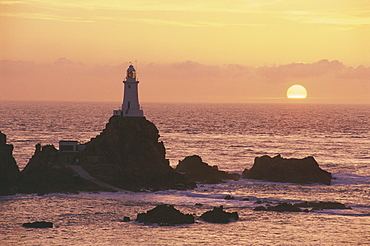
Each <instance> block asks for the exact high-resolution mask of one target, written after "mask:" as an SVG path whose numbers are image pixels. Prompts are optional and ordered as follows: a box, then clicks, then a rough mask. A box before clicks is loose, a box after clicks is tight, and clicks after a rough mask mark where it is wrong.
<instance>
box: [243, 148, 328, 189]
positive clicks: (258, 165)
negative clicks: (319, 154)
mask: <svg viewBox="0 0 370 246" xmlns="http://www.w3.org/2000/svg"><path fill="white" fill-rule="evenodd" d="M242 178H245V179H264V180H267V181H271V182H283V183H301V184H307V183H320V184H326V185H330V184H331V180H332V175H331V173H329V172H327V171H325V170H323V169H321V168H320V167H319V164H318V163H317V162H316V160H315V159H314V158H313V157H312V156H309V157H305V158H303V159H296V158H291V159H286V158H282V157H281V156H280V155H277V156H275V157H273V158H271V157H270V156H267V155H264V156H261V157H256V158H255V159H254V164H253V167H252V168H251V169H249V170H248V169H245V170H244V171H243V173H242Z"/></svg>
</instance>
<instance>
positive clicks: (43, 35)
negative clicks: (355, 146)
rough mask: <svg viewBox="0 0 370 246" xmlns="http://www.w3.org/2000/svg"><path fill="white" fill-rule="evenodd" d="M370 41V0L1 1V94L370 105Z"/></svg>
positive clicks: (78, 98) (11, 97)
mask: <svg viewBox="0 0 370 246" xmlns="http://www.w3.org/2000/svg"><path fill="white" fill-rule="evenodd" d="M369 44H370V2H369V1H368V0H345V1H344V0H310V1H307V0H259V1H257V0H228V1H217V0H212V1H211V0H202V1H199V0H198V1H194V0H187V1H182V0H177V1H172V0H171V1H170V0H156V1H154V0H145V1H144V0H136V1H127V0H95V1H91V0H89V1H88V0H73V1H72V0H24V1H23V0H13V1H12V0H0V100H53V101H113V102H115V101H117V102H121V101H122V89H123V86H122V83H121V81H122V80H123V79H124V77H125V70H126V69H127V67H128V65H129V63H130V62H132V63H133V64H134V65H135V67H136V68H137V73H138V77H139V80H140V84H139V94H140V100H141V101H142V102H204V103H264V102H267V103H275V102H277V103H281V102H294V103H296V102H300V103H302V102H305V103H366V104H370V45H369ZM294 84H300V85H302V86H304V87H305V88H306V89H307V92H308V97H307V99H304V100H302V99H301V100H294V99H287V98H286V90H287V89H288V88H289V87H290V86H291V85H294Z"/></svg>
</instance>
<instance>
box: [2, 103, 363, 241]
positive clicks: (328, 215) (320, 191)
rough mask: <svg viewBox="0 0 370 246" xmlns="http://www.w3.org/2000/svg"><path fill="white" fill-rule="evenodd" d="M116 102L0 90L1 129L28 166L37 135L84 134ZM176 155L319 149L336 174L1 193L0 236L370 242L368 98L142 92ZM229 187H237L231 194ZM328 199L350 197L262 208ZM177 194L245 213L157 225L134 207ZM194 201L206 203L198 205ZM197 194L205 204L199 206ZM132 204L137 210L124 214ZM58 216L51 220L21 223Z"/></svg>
mask: <svg viewBox="0 0 370 246" xmlns="http://www.w3.org/2000/svg"><path fill="white" fill-rule="evenodd" d="M119 106H120V105H119V103H116V102H38V101H0V130H1V131H2V132H3V133H5V134H6V135H7V139H8V143H9V144H13V145H14V151H13V154H14V157H15V159H16V161H17V163H18V165H19V168H20V169H21V170H22V169H23V168H24V167H25V165H26V164H27V162H28V160H29V159H30V158H31V156H32V155H33V153H34V150H35V145H36V144H37V143H40V144H42V145H46V144H54V145H55V146H56V147H58V142H59V140H77V141H79V142H81V143H85V142H87V141H89V140H90V139H91V138H93V137H95V136H97V135H98V134H99V133H100V132H101V131H102V130H103V129H104V128H105V125H106V123H107V122H108V120H109V118H110V117H111V116H112V111H113V110H114V109H118V108H119ZM142 108H143V110H144V114H145V116H146V118H147V119H148V120H149V121H151V122H153V123H154V124H155V125H156V126H157V128H158V130H159V134H160V141H163V142H164V145H165V147H166V157H167V158H168V159H169V160H170V164H171V165H172V166H174V167H175V166H176V165H177V164H178V161H179V160H182V159H184V158H185V157H186V156H190V155H199V156H201V157H202V159H203V161H204V162H206V163H208V164H209V165H217V166H218V168H219V169H220V170H224V171H228V172H236V173H241V172H242V171H243V170H244V169H245V168H251V167H252V166H253V162H254V158H256V157H259V156H262V155H270V156H275V155H277V154H280V155H281V156H282V157H284V158H303V157H306V156H313V157H314V158H315V159H316V161H317V162H318V163H319V165H320V167H321V168H322V169H324V170H327V171H329V172H331V173H332V175H333V177H334V178H335V179H334V180H333V181H332V184H331V185H322V184H292V183H274V182H267V181H263V180H251V179H241V180H238V181H228V182H225V183H221V184H207V185H198V186H197V188H195V189H194V190H186V191H178V190H166V191H156V192H136V193H135V192H129V191H127V192H125V191H122V192H99V193H96V192H92V193H89V192H80V193H79V194H45V195H41V196H40V195H37V194H17V195H11V196H2V197H0V245H367V244H370V169H369V166H370V127H369V126H370V105H341V104H337V105H330V104H322V105H321V104H303V103H288V104H196V103H187V104H184V103H142ZM227 195H231V196H232V197H234V199H231V200H225V199H224V198H225V196H227ZM302 201H316V202H318V201H332V202H340V203H344V204H345V205H346V206H348V207H351V209H325V210H315V211H312V212H308V213H305V212H301V213H297V212H274V211H254V210H253V208H254V207H256V206H259V205H260V204H258V203H260V202H262V205H264V204H267V203H270V204H276V203H280V202H291V203H295V202H302ZM159 204H173V205H174V206H175V208H176V209H178V210H180V211H181V212H183V213H191V214H194V215H195V216H196V218H197V217H199V216H200V215H201V214H202V213H204V212H205V211H208V210H211V209H212V208H213V207H214V206H220V205H222V206H223V207H224V209H225V210H226V211H228V212H238V214H239V217H240V220H239V221H236V222H231V223H228V224H212V223H207V222H204V221H202V220H199V219H198V218H197V219H196V223H195V224H190V225H176V226H159V225H156V224H151V225H145V224H142V223H137V222H135V218H136V215H137V214H138V213H142V212H146V211H147V210H150V209H152V208H154V207H155V206H157V205H159ZM196 204H198V205H196ZM199 204H202V206H200V205H199ZM124 216H128V217H130V218H131V221H130V222H123V218H124ZM42 220H45V221H50V222H53V223H54V227H53V228H48V229H31V228H24V227H22V224H23V223H25V222H33V221H42Z"/></svg>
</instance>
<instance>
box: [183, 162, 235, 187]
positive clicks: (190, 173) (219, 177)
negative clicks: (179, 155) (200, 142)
mask: <svg viewBox="0 0 370 246" xmlns="http://www.w3.org/2000/svg"><path fill="white" fill-rule="evenodd" d="M176 171H178V172H180V173H183V174H184V175H185V176H186V177H187V178H188V179H190V180H192V181H194V182H198V183H206V184H217V183H220V182H223V181H224V180H228V179H233V180H238V179H239V177H240V175H239V174H236V173H227V172H224V171H219V170H218V168H217V166H210V165H208V164H207V163H205V162H203V161H202V158H201V157H200V156H198V155H193V156H187V157H185V159H184V160H182V161H179V164H178V165H177V166H176Z"/></svg>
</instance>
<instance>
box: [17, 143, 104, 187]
mask: <svg viewBox="0 0 370 246" xmlns="http://www.w3.org/2000/svg"><path fill="white" fill-rule="evenodd" d="M19 186H20V190H19V191H20V192H21V193H68V192H72V193H75V192H78V191H104V190H107V189H104V188H102V187H99V186H97V185H96V184H94V183H91V182H90V181H88V180H85V179H83V178H81V177H79V176H78V175H77V174H76V173H75V172H74V171H73V170H72V169H71V168H69V167H68V166H66V165H64V164H63V163H62V162H61V161H60V152H58V150H57V149H56V148H55V147H54V146H53V145H45V146H43V147H41V145H40V144H37V145H36V150H35V154H34V155H33V156H32V158H31V159H30V161H29V162H28V164H27V166H26V167H25V168H24V169H23V170H22V172H21V178H20V182H19Z"/></svg>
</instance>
